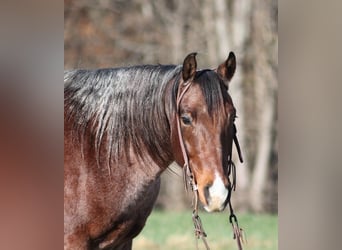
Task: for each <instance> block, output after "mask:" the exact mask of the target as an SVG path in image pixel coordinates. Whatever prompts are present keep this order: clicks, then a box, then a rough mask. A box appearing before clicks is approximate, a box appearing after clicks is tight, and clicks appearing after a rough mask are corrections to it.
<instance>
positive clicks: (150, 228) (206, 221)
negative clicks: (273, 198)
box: [133, 210, 278, 250]
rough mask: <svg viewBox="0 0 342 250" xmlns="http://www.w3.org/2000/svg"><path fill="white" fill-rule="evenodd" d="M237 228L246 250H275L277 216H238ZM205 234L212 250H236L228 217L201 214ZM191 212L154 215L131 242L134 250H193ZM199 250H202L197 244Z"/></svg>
mask: <svg viewBox="0 0 342 250" xmlns="http://www.w3.org/2000/svg"><path fill="white" fill-rule="evenodd" d="M237 216H238V220H239V225H240V227H242V228H243V230H244V232H245V234H246V236H247V243H246V244H244V249H245V250H249V249H250V250H252V249H253V250H275V249H278V217H277V216H276V215H252V214H237ZM200 217H201V219H202V224H203V227H204V230H205V232H206V233H207V235H208V237H207V241H208V243H209V246H210V248H211V249H212V250H216V249H237V246H236V242H235V240H233V234H232V229H231V225H230V224H229V221H228V217H229V214H228V213H213V214H208V213H205V212H201V213H200ZM193 231H194V230H193V224H192V219H191V211H185V212H161V211H158V210H155V211H153V213H152V214H151V216H150V217H149V218H148V220H147V223H146V226H145V228H144V230H143V231H142V232H141V234H140V235H139V236H138V237H137V238H136V239H135V240H134V241H133V249H134V250H149V249H151V250H157V249H158V250H162V249H163V250H164V249H165V250H171V249H176V250H193V249H196V240H195V237H194V233H193ZM198 246H199V249H205V248H204V245H203V243H202V242H201V241H198Z"/></svg>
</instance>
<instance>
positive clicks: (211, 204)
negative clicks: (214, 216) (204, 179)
mask: <svg viewBox="0 0 342 250" xmlns="http://www.w3.org/2000/svg"><path fill="white" fill-rule="evenodd" d="M203 192H204V197H205V201H206V205H204V209H205V210H206V211H207V212H216V211H222V210H223V209H224V208H225V207H226V205H227V197H228V193H229V190H228V188H227V186H226V185H225V184H224V182H223V181H222V179H221V177H220V176H219V175H218V174H216V176H215V180H214V182H213V183H212V185H210V186H206V187H204V190H203Z"/></svg>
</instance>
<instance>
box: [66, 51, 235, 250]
mask: <svg viewBox="0 0 342 250" xmlns="http://www.w3.org/2000/svg"><path fill="white" fill-rule="evenodd" d="M195 56H196V53H192V54H189V55H188V56H187V57H186V58H185V59H184V62H183V65H179V66H175V65H143V66H133V67H123V68H111V69H96V70H71V71H66V72H65V73H64V84H65V85H64V129H65V131H64V249H131V247H132V239H133V238H134V237H135V236H136V235H138V234H139V232H140V231H141V230H142V228H143V227H144V225H145V222H146V219H147V217H148V216H149V214H150V213H151V210H152V208H153V204H154V202H155V200H156V198H157V195H158V192H159V187H160V174H161V173H162V172H163V171H164V170H165V169H167V167H168V166H169V165H170V164H171V163H172V162H173V161H176V162H177V163H178V164H179V165H180V166H183V164H184V161H185V160H184V157H183V154H182V150H181V147H180V144H181V143H180V140H182V142H184V144H183V145H185V149H186V154H187V156H188V160H189V165H190V169H191V171H192V173H193V175H194V178H195V180H196V183H197V187H198V195H199V199H200V201H201V203H202V204H203V205H204V208H205V209H206V210H207V211H209V212H212V211H222V210H223V209H224V208H225V206H226V205H227V202H228V199H229V196H230V195H229V190H231V189H229V187H230V185H231V183H230V180H229V177H228V175H227V171H228V170H227V165H228V155H229V153H230V152H231V147H232V140H233V135H232V134H233V130H234V128H233V123H234V118H235V112H236V111H235V108H234V105H233V102H232V99H231V97H230V95H229V94H228V82H229V81H230V80H231V78H232V76H233V75H234V72H235V67H236V61H235V55H234V53H233V52H231V53H230V54H229V57H228V58H227V60H226V61H225V62H223V63H222V64H220V65H219V66H218V67H217V68H216V69H214V70H210V69H205V70H197V63H196V58H195ZM188 84H191V86H190V87H189V88H188V90H187V91H186V92H185V93H184V95H183V97H182V99H181V101H180V103H179V105H177V96H178V94H179V93H181V92H182V90H183V89H184V88H185V87H186V86H187V85H188ZM178 122H179V124H180V126H179V125H177V123H178ZM179 129H180V133H179V132H178V130H179ZM179 135H181V137H182V138H179V137H180V136H179Z"/></svg>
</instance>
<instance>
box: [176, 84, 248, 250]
mask: <svg viewBox="0 0 342 250" xmlns="http://www.w3.org/2000/svg"><path fill="white" fill-rule="evenodd" d="M191 85H192V82H191V81H190V82H185V83H184V86H185V87H184V89H183V90H182V91H180V86H179V87H178V92H177V99H176V108H177V112H176V117H177V132H178V138H179V143H180V146H181V150H182V155H183V160H184V166H183V178H184V184H185V189H186V191H188V186H190V187H191V189H192V193H193V207H194V208H193V211H192V220H193V223H194V227H195V237H196V239H197V240H198V239H200V238H201V239H202V241H203V243H204V245H205V247H206V249H207V250H209V249H210V248H209V245H208V242H207V240H206V237H207V234H206V233H205V231H204V229H203V226H202V222H201V219H200V217H199V215H198V187H197V183H196V179H195V177H194V175H193V173H192V170H191V167H190V164H189V157H188V154H187V152H186V149H185V144H184V139H183V135H182V131H181V127H180V117H179V115H180V102H181V100H182V98H183V96H184V94H185V93H186V92H187V91H188V89H189V88H190V86H191ZM236 132H237V130H236V127H235V124H234V125H233V140H232V144H233V141H234V143H235V146H236V149H237V152H238V155H239V160H240V162H241V163H242V162H243V158H242V154H241V149H240V145H239V141H238V139H237V136H236ZM232 148H233V145H231V152H230V154H229V155H228V171H227V177H228V178H230V175H232V179H233V181H232V182H230V183H232V184H230V185H229V187H228V191H229V192H228V198H227V199H228V204H229V209H230V216H229V222H230V224H231V225H232V229H233V239H235V240H236V242H237V246H238V249H239V250H242V243H243V242H244V239H243V230H242V229H241V228H240V227H239V224H238V220H237V217H236V216H235V214H234V211H233V208H232V205H231V200H230V198H231V193H232V191H233V190H234V191H235V188H236V167H235V164H234V162H233V161H232ZM197 240H196V246H197V249H198V242H197Z"/></svg>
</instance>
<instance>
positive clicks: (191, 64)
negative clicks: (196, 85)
mask: <svg viewBox="0 0 342 250" xmlns="http://www.w3.org/2000/svg"><path fill="white" fill-rule="evenodd" d="M196 55H197V53H196V52H194V53H191V54H189V55H187V56H186V57H185V59H184V62H183V69H182V77H183V81H184V82H187V81H191V80H193V79H194V77H195V74H196V69H197V62H196Z"/></svg>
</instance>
